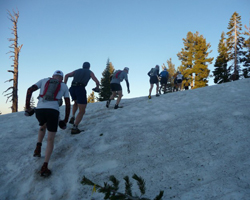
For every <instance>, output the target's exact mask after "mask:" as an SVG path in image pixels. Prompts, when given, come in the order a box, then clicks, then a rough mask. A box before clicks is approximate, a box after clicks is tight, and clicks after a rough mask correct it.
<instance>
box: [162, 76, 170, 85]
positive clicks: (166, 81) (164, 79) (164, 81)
mask: <svg viewBox="0 0 250 200" xmlns="http://www.w3.org/2000/svg"><path fill="white" fill-rule="evenodd" d="M167 83H168V79H167V77H161V84H163V85H164V84H165V85H166V84H167Z"/></svg>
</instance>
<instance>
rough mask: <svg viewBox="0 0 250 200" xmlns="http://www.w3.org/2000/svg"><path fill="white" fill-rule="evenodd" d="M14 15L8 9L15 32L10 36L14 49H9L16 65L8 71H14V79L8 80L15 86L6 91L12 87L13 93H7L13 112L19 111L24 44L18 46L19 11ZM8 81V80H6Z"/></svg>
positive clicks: (11, 46)
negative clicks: (20, 69)
mask: <svg viewBox="0 0 250 200" xmlns="http://www.w3.org/2000/svg"><path fill="white" fill-rule="evenodd" d="M13 13H14V16H13V15H12V14H11V13H10V11H8V14H9V17H10V18H9V19H10V20H11V21H12V22H13V28H12V29H11V30H12V31H13V32H12V34H13V35H14V38H9V41H13V44H11V45H10V48H12V49H13V50H12V51H9V52H8V53H13V54H14V55H12V56H10V58H13V61H14V65H12V67H14V70H8V72H11V73H13V79H10V80H8V82H11V81H13V87H9V88H8V89H7V90H6V91H4V92H7V91H8V90H10V89H12V92H11V93H8V94H6V95H5V96H7V101H8V100H9V98H11V97H12V98H11V100H10V101H12V107H11V109H12V112H18V59H19V52H20V50H21V48H22V46H23V45H21V46H18V35H17V21H18V18H19V11H17V12H15V11H13ZM6 82H7V81H6Z"/></svg>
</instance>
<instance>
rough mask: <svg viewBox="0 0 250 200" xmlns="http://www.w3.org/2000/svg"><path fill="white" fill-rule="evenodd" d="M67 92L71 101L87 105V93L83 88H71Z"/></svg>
mask: <svg viewBox="0 0 250 200" xmlns="http://www.w3.org/2000/svg"><path fill="white" fill-rule="evenodd" d="M69 92H70V96H71V97H72V100H74V101H76V102H77V103H78V104H87V92H86V89H85V86H71V87H70V88H69Z"/></svg>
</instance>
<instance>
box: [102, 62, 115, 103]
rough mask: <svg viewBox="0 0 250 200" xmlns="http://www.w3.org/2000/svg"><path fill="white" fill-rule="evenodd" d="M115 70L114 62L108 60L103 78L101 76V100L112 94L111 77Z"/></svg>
mask: <svg viewBox="0 0 250 200" xmlns="http://www.w3.org/2000/svg"><path fill="white" fill-rule="evenodd" d="M113 72H114V67H113V65H112V63H111V62H110V61H109V59H108V60H107V64H106V68H105V70H104V71H103V73H102V76H103V78H101V84H100V93H99V98H98V100H99V101H106V100H108V99H109V97H110V95H111V89H110V77H111V75H112V74H113Z"/></svg>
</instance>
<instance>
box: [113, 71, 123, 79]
mask: <svg viewBox="0 0 250 200" xmlns="http://www.w3.org/2000/svg"><path fill="white" fill-rule="evenodd" d="M121 72H122V70H117V71H115V73H114V74H113V77H114V78H117V79H118V77H119V75H120V73H121Z"/></svg>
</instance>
